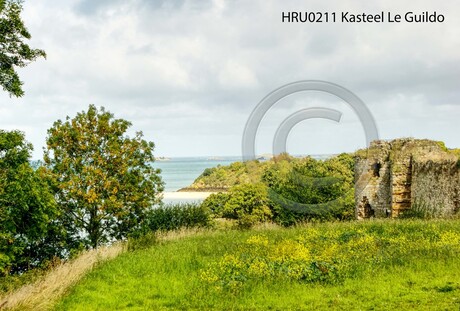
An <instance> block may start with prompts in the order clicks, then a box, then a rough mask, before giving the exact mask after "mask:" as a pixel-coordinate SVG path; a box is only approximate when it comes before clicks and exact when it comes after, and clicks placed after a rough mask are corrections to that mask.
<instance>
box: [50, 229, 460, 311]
mask: <svg viewBox="0 0 460 311" xmlns="http://www.w3.org/2000/svg"><path fill="white" fill-rule="evenodd" d="M459 255H460V221H459V220H442V221H441V220H440V221H422V220H397V221H395V220H387V221H383V220H379V221H368V222H351V223H324V224H316V225H309V226H305V227H297V228H291V229H284V228H277V227H275V228H265V229H253V230H248V231H236V230H230V231H199V233H198V234H194V235H191V236H187V235H181V236H180V238H174V236H171V235H170V236H169V237H168V238H162V239H159V240H157V242H155V243H153V245H152V246H151V247H148V248H144V249H138V250H135V251H132V252H127V253H124V254H121V255H120V256H118V257H117V258H116V259H114V260H112V261H109V262H107V263H105V264H103V265H101V266H99V267H97V268H96V269H94V270H92V271H91V272H90V273H88V274H87V275H86V276H85V277H84V278H83V279H82V280H81V281H80V282H79V283H78V284H77V285H76V286H75V287H73V288H72V289H71V290H70V291H69V292H68V294H67V295H66V297H65V298H64V299H62V300H61V301H60V302H59V303H58V304H57V305H56V310H145V309H147V310H270V309H271V310H311V309H321V310H323V309H333V310H339V309H346V310H359V309H373V310H389V309H403V310H404V309H418V310H433V309H442V310H458V309H459V307H460V281H459V280H460V269H459V268H460V256H459Z"/></svg>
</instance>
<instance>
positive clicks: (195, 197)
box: [163, 191, 217, 203]
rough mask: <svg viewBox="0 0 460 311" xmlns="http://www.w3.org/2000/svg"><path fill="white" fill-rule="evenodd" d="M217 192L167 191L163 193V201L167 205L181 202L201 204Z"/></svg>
mask: <svg viewBox="0 0 460 311" xmlns="http://www.w3.org/2000/svg"><path fill="white" fill-rule="evenodd" d="M213 193H217V192H209V191H207V192H204V191H193V192H192V191H187V192H178V191H167V192H163V201H164V202H165V203H179V202H201V201H203V200H204V199H206V198H207V197H209V196H210V195H211V194H213Z"/></svg>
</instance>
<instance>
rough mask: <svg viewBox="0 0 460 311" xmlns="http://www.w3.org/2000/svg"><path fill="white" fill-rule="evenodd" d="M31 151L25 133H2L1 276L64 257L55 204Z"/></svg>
mask: <svg viewBox="0 0 460 311" xmlns="http://www.w3.org/2000/svg"><path fill="white" fill-rule="evenodd" d="M31 151H32V145H31V144H29V143H27V142H26V141H25V139H24V134H23V133H22V132H19V131H12V132H6V131H1V130H0V275H2V274H3V275H5V274H8V273H9V272H10V271H11V272H21V271H24V270H27V269H29V268H31V267H34V266H37V265H39V264H41V263H42V262H43V261H45V260H46V259H50V258H51V257H53V256H59V255H60V254H61V250H62V248H61V247H60V246H62V245H61V244H59V236H61V234H62V231H59V228H60V227H59V225H58V224H57V223H56V219H57V218H58V210H57V207H56V202H55V200H54V196H53V194H52V193H51V191H50V188H49V186H48V184H47V183H46V182H45V180H44V179H43V178H42V176H41V173H42V170H41V169H39V170H37V171H34V170H33V169H32V167H31V166H30V164H29V159H30V153H31Z"/></svg>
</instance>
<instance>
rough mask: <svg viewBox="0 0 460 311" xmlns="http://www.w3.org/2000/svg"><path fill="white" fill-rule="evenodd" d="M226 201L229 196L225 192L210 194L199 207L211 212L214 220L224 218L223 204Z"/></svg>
mask: <svg viewBox="0 0 460 311" xmlns="http://www.w3.org/2000/svg"><path fill="white" fill-rule="evenodd" d="M228 199H229V194H228V193H227V192H219V193H211V195H209V196H208V197H207V198H206V199H205V200H204V201H203V202H202V203H201V206H202V207H203V208H206V209H208V210H209V211H211V213H212V215H213V216H214V217H216V218H220V217H224V208H225V203H227V201H228Z"/></svg>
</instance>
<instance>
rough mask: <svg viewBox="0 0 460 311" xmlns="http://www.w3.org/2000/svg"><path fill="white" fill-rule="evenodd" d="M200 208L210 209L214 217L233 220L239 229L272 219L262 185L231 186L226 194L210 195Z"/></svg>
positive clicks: (266, 195) (266, 194)
mask: <svg viewBox="0 0 460 311" xmlns="http://www.w3.org/2000/svg"><path fill="white" fill-rule="evenodd" d="M201 206H202V207H204V208H207V209H210V210H211V211H212V212H213V214H214V216H215V217H223V218H227V219H235V220H236V222H237V225H238V226H239V227H241V228H249V227H251V226H252V225H255V224H257V223H260V222H264V221H268V220H270V219H271V217H272V212H271V209H270V201H269V199H268V193H267V187H266V186H265V185H264V184H262V183H255V184H241V185H236V186H233V187H231V188H230V190H229V191H228V192H220V193H217V194H212V195H210V196H209V197H208V198H206V199H205V200H204V201H203V203H202V205H201Z"/></svg>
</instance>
